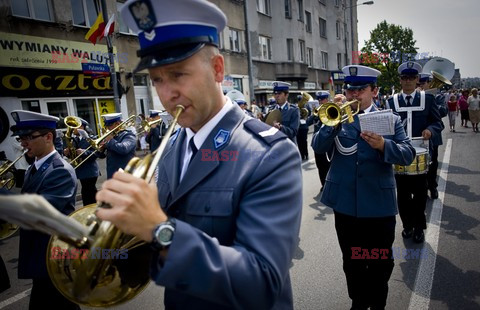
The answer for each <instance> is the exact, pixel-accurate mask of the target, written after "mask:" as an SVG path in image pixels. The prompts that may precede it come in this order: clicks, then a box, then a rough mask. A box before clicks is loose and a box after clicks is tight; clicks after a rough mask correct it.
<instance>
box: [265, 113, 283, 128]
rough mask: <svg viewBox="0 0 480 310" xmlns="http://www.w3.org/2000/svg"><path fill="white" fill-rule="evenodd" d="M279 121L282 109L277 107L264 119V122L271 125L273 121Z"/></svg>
mask: <svg viewBox="0 0 480 310" xmlns="http://www.w3.org/2000/svg"><path fill="white" fill-rule="evenodd" d="M281 122H282V111H280V110H278V109H275V110H272V111H271V112H269V113H268V114H267V117H266V119H265V123H267V124H268V125H270V126H273V124H274V123H281Z"/></svg>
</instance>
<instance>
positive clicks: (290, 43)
mask: <svg viewBox="0 0 480 310" xmlns="http://www.w3.org/2000/svg"><path fill="white" fill-rule="evenodd" d="M287 59H288V60H289V61H293V39H287Z"/></svg>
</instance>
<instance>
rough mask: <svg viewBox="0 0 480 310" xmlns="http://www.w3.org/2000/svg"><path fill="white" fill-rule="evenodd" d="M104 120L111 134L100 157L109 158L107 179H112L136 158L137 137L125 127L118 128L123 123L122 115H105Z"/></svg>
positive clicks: (103, 145)
mask: <svg viewBox="0 0 480 310" xmlns="http://www.w3.org/2000/svg"><path fill="white" fill-rule="evenodd" d="M102 118H103V121H104V124H105V127H106V128H107V130H108V131H109V132H110V134H109V135H108V136H107V137H106V138H105V139H104V140H103V141H102V143H101V148H100V152H101V154H99V157H100V158H105V157H107V179H110V178H111V177H112V176H113V174H114V173H115V171H117V170H118V169H123V168H125V167H126V166H127V164H128V162H129V161H130V159H132V158H133V157H134V156H135V149H136V148H137V137H136V135H135V134H134V133H133V132H132V131H130V130H129V129H127V128H126V127H125V126H123V127H122V126H121V127H120V128H117V127H118V126H119V125H120V124H121V123H122V113H110V114H103V115H102ZM115 128H117V129H115ZM113 129H115V130H113ZM105 152H106V154H105Z"/></svg>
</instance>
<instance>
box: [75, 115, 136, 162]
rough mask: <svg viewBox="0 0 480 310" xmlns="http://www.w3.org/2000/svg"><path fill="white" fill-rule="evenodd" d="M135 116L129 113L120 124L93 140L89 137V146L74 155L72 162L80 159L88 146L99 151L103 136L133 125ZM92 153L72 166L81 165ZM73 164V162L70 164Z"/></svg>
mask: <svg viewBox="0 0 480 310" xmlns="http://www.w3.org/2000/svg"><path fill="white" fill-rule="evenodd" d="M135 118H136V116H135V115H130V117H129V118H127V119H126V120H124V121H123V122H121V123H120V124H118V126H116V127H115V128H113V129H112V130H108V131H107V132H106V133H104V134H103V135H102V136H101V137H99V138H97V139H95V140H93V139H90V140H89V143H90V146H89V147H87V148H86V149H85V150H83V152H82V153H80V154H78V156H77V157H75V158H74V159H73V160H72V162H78V160H80V158H81V157H82V155H83V154H85V152H86V151H88V150H89V149H90V148H92V147H93V148H94V149H95V151H99V150H100V148H101V143H102V142H103V140H105V138H107V137H108V136H109V135H112V134H113V135H116V134H118V133H119V132H120V131H122V130H125V128H126V127H130V126H134V125H135ZM93 154H95V152H92V153H91V154H90V155H88V156H87V157H86V158H85V159H84V160H82V161H80V162H79V163H78V164H76V165H75V166H74V168H75V169H76V168H77V167H79V166H80V165H82V164H83V163H84V162H85V161H87V160H88V159H89V158H90V156H92V155H93ZM72 165H73V164H72Z"/></svg>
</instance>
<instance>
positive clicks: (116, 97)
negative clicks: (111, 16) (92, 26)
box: [100, 0, 120, 112]
mask: <svg viewBox="0 0 480 310" xmlns="http://www.w3.org/2000/svg"><path fill="white" fill-rule="evenodd" d="M100 9H101V10H102V15H103V21H104V22H105V23H108V12H107V3H106V1H105V0H100ZM105 39H106V40H107V48H108V59H109V65H110V77H111V79H110V80H111V81H112V88H113V101H114V102H115V112H120V96H119V94H118V81H117V73H116V72H115V55H114V54H113V45H112V39H111V38H110V36H108V35H107V36H106V37H105Z"/></svg>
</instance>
